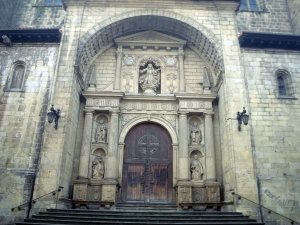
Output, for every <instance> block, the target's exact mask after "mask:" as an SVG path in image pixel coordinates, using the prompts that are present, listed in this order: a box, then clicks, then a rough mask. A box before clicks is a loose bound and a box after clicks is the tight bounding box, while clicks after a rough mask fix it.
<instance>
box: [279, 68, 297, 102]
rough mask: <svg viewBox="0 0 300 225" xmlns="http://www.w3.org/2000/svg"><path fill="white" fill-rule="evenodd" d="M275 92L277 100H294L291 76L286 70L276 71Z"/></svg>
mask: <svg viewBox="0 0 300 225" xmlns="http://www.w3.org/2000/svg"><path fill="white" fill-rule="evenodd" d="M276 79H277V92H278V97H279V98H294V89H293V85H292V79H291V75H290V73H289V72H288V71H286V70H282V69H280V70H277V72H276Z"/></svg>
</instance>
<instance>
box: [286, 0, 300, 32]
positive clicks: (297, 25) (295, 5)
mask: <svg viewBox="0 0 300 225" xmlns="http://www.w3.org/2000/svg"><path fill="white" fill-rule="evenodd" d="M287 3H288V6H289V10H290V15H291V20H292V24H293V29H294V34H296V35H300V14H299V12H300V1H298V0H288V1H287Z"/></svg>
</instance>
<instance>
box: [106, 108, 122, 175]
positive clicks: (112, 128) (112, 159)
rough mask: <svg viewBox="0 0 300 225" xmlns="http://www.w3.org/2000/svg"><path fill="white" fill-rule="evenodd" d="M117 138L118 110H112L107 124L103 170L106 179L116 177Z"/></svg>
mask: <svg viewBox="0 0 300 225" xmlns="http://www.w3.org/2000/svg"><path fill="white" fill-rule="evenodd" d="M118 139H119V111H112V112H111V114H110V122H109V126H108V153H107V164H106V171H105V179H106V180H116V179H117V178H118V163H119V162H118V141H119V140H118Z"/></svg>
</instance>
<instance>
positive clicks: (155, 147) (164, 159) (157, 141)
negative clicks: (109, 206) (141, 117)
mask: <svg viewBox="0 0 300 225" xmlns="http://www.w3.org/2000/svg"><path fill="white" fill-rule="evenodd" d="M172 168H173V167H172V141H171V138H170V135H169V134H168V132H167V131H166V130H165V129H164V128H163V127H161V126H159V125H157V124H152V123H144V124H140V125H137V126H136V127H134V128H133V129H132V130H130V131H129V133H128V135H127V136H126V139H125V148H124V159H123V182H122V201H123V202H132V201H137V202H145V203H147V202H153V203H154V202H156V203H167V202H171V201H172V190H173V184H172V179H173V178H172V175H173V174H172V173H173V171H172Z"/></svg>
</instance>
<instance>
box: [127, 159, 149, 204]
mask: <svg viewBox="0 0 300 225" xmlns="http://www.w3.org/2000/svg"><path fill="white" fill-rule="evenodd" d="M144 174H145V165H143V164H128V165H127V193H126V196H127V201H133V202H134V201H138V202H141V201H144V197H143V192H144V190H143V189H144V179H143V176H144Z"/></svg>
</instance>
